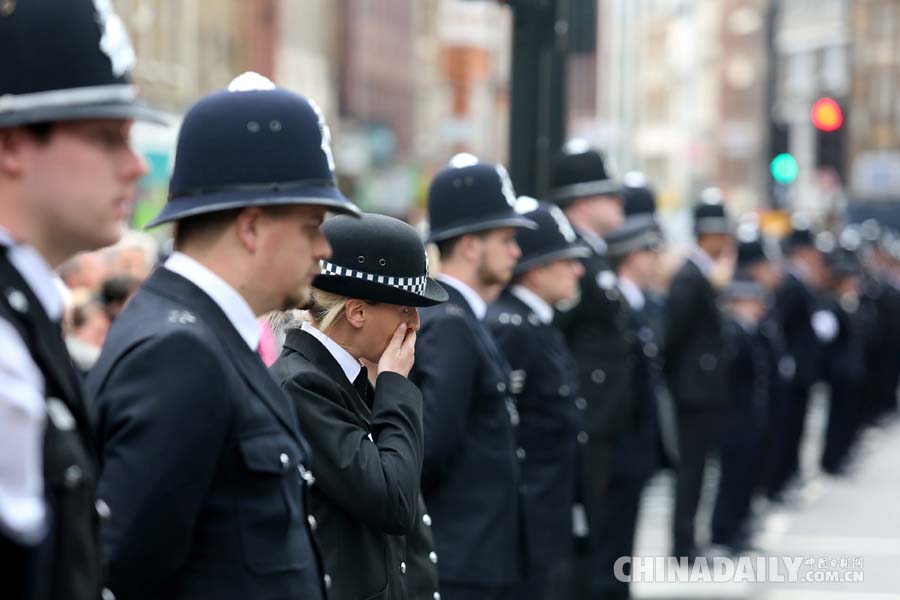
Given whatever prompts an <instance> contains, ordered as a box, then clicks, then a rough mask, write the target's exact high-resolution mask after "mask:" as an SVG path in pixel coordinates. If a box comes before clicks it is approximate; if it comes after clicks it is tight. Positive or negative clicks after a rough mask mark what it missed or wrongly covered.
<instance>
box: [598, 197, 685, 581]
mask: <svg viewBox="0 0 900 600" xmlns="http://www.w3.org/2000/svg"><path fill="white" fill-rule="evenodd" d="M626 187H628V186H626ZM626 206H628V204H626ZM606 242H607V245H608V253H609V257H610V260H611V261H612V263H613V265H614V266H615V268H616V276H617V277H618V288H619V290H620V291H621V293H622V296H623V297H624V298H625V300H626V301H627V302H628V307H629V316H630V326H631V331H632V332H633V334H634V335H635V337H636V339H637V340H638V343H637V345H636V347H635V348H634V362H635V365H636V368H635V370H634V380H633V381H632V388H633V389H634V390H635V395H636V397H637V406H636V411H635V414H636V418H635V420H634V422H633V423H632V424H631V426H630V427H629V428H627V429H625V430H624V431H622V433H621V434H620V435H619V438H618V440H617V443H616V446H615V449H614V453H613V464H612V471H611V476H610V485H609V490H608V492H607V494H606V502H605V503H604V505H603V506H602V507H601V511H600V515H601V518H600V519H599V521H598V527H599V528H600V530H601V531H602V532H603V535H604V537H605V538H606V539H605V541H604V543H603V546H602V548H601V551H600V556H601V564H602V565H603V573H602V587H601V589H600V590H598V591H597V593H596V594H595V596H594V597H596V598H628V597H629V589H628V582H627V581H620V580H619V579H617V578H616V576H615V563H616V561H617V560H618V559H619V557H621V556H631V555H632V554H633V549H634V536H635V530H636V527H637V520H638V510H639V508H640V500H641V493H642V491H643V489H644V486H645V484H646V482H647V481H648V480H649V479H650V477H652V476H653V474H654V473H656V472H657V471H658V470H659V469H660V468H661V467H663V466H672V465H674V463H675V461H676V457H677V433H676V429H675V427H676V423H675V421H674V418H673V414H674V413H673V411H674V408H673V407H672V406H671V398H670V397H669V394H668V392H667V390H666V389H665V385H664V383H663V380H662V362H661V361H662V354H661V352H662V347H661V344H660V341H659V339H658V337H657V335H656V332H655V331H654V328H653V326H652V324H651V322H652V321H651V317H650V316H648V313H650V312H651V310H652V309H649V306H650V304H649V302H648V300H647V294H646V293H645V291H644V290H646V289H647V288H649V286H650V285H651V283H652V282H653V281H654V280H655V278H656V277H657V274H658V273H657V272H658V269H659V256H658V251H659V247H660V245H661V244H662V235H661V233H660V230H659V227H658V225H657V223H656V222H655V220H654V219H653V216H652V214H639V215H634V213H632V216H630V217H628V218H627V219H625V222H624V223H623V225H622V226H621V227H618V228H616V229H615V230H613V231H612V232H610V233H609V234H608V235H607V237H606ZM660 417H662V418H660ZM625 572H626V574H627V573H628V567H627V566H626V567H625Z"/></svg>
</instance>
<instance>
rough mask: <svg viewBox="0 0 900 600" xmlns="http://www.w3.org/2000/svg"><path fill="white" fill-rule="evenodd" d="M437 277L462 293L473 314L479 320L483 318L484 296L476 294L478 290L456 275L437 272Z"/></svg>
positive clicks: (485, 312) (485, 308) (484, 312)
mask: <svg viewBox="0 0 900 600" xmlns="http://www.w3.org/2000/svg"><path fill="white" fill-rule="evenodd" d="M437 279H439V280H440V281H441V282H443V283H446V284H447V285H449V286H450V287H452V288H453V289H455V290H456V291H457V292H459V293H460V294H462V296H463V298H465V299H466V302H468V303H469V308H471V309H472V312H473V313H475V316H476V317H477V318H478V320H479V321H481V320H482V319H484V315H486V314H487V302H485V301H484V298H482V297H481V296H479V295H478V292H476V291H475V290H473V289H472V288H471V287H470V286H468V285H466V284H465V283H463V282H462V281H460V280H459V279H457V278H456V277H451V276H450V275H447V274H446V273H438V275H437Z"/></svg>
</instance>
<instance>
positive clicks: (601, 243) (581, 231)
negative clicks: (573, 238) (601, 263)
mask: <svg viewBox="0 0 900 600" xmlns="http://www.w3.org/2000/svg"><path fill="white" fill-rule="evenodd" d="M575 229H576V231H578V235H580V236H581V238H582V239H583V240H584V241H585V242H587V243H588V246H590V247H591V248H592V249H593V250H594V252H596V253H597V254H606V241H605V240H604V239H603V238H602V237H600V236H599V235H597V234H596V233H595V232H594V231H592V230H590V229H586V228H584V227H576V228H575Z"/></svg>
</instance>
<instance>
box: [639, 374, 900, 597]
mask: <svg viewBox="0 0 900 600" xmlns="http://www.w3.org/2000/svg"><path fill="white" fill-rule="evenodd" d="M826 413H827V397H826V394H825V393H823V392H822V391H818V392H817V393H816V394H815V395H814V398H813V401H812V403H811V409H810V412H809V415H808V418H807V424H806V431H807V435H806V437H805V440H804V445H803V462H802V470H803V482H804V483H803V485H801V486H799V487H798V488H797V489H795V490H793V491H792V493H790V494H788V496H789V498H790V499H789V501H788V502H786V503H784V504H782V505H767V504H766V503H765V501H761V502H757V503H756V504H755V506H754V509H755V511H754V512H755V513H756V515H757V518H756V520H755V535H754V543H753V545H754V546H755V547H756V549H757V550H758V552H757V553H755V554H750V555H748V556H749V557H750V560H752V561H753V564H757V563H756V561H757V560H760V557H762V560H763V561H767V560H770V558H769V557H789V559H790V560H791V562H792V564H794V565H795V566H797V568H798V569H799V576H798V580H797V581H777V579H779V578H780V577H784V578H786V574H787V573H788V571H787V570H785V568H783V567H782V568H781V570H780V571H779V572H778V573H776V574H775V575H774V576H770V577H768V578H767V579H768V580H767V581H762V582H751V581H746V580H745V581H740V580H737V581H725V582H718V581H717V582H709V581H704V582H697V581H695V582H691V581H689V579H691V578H690V577H682V578H679V580H678V581H671V580H670V581H668V582H667V581H653V582H642V583H634V584H632V595H633V596H634V597H635V598H722V599H725V598H747V599H752V600H756V599H766V600H851V599H859V600H887V599H893V600H900V422H898V421H895V422H893V423H891V424H888V425H886V426H884V427H883V428H879V429H875V430H871V431H869V432H867V433H866V434H865V436H864V437H863V438H862V439H861V441H860V443H859V449H858V452H857V454H856V457H855V460H854V461H853V464H852V466H851V468H850V470H849V473H848V474H847V475H845V476H842V477H829V476H826V475H824V474H822V473H821V472H820V471H819V469H818V456H819V454H820V452H821V447H822V439H823V434H824V428H825V420H826ZM717 479H718V468H717V466H715V465H712V466H711V467H710V468H709V470H708V476H707V478H706V480H707V481H706V484H705V486H704V493H703V497H702V499H701V506H700V516H699V518H698V535H699V538H700V540H701V541H702V540H708V538H709V530H708V523H709V519H710V515H711V511H712V505H713V502H714V500H715V485H716V480H717ZM672 487H673V482H672V478H671V476H670V475H669V474H667V473H664V474H661V475H659V476H657V477H656V478H655V479H654V480H653V481H652V482H651V483H650V485H649V487H648V489H647V490H646V492H645V493H644V498H643V501H642V505H641V518H640V522H639V525H638V534H637V541H636V555H637V556H644V557H647V556H665V555H666V554H667V553H668V552H669V550H670V545H671V541H670V540H671V537H670V524H671V513H672V497H673V496H672ZM703 524H707V526H706V527H704V526H703ZM710 554H712V555H715V554H722V553H721V552H716V551H715V550H713V551H712V552H711V553H710ZM744 560H745V561H747V560H748V559H744ZM772 560H783V559H778V558H776V559H772ZM709 564H710V565H712V564H713V563H712V562H711V561H710V562H709ZM732 564H734V563H732ZM781 564H783V563H781ZM756 574H757V575H759V574H760V570H759V569H757V570H756ZM685 579H687V580H685ZM736 579H739V578H736ZM836 579H839V580H836Z"/></svg>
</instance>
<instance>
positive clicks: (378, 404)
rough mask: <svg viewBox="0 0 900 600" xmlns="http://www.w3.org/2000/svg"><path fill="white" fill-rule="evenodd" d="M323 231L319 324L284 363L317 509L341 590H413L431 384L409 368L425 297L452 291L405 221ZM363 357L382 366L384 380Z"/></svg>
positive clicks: (291, 339) (375, 218)
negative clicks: (417, 380) (414, 378)
mask: <svg viewBox="0 0 900 600" xmlns="http://www.w3.org/2000/svg"><path fill="white" fill-rule="evenodd" d="M322 231H323V233H325V236H326V237H327V238H328V242H329V243H330V244H331V248H332V251H333V256H332V257H331V258H329V259H328V260H323V261H322V273H321V274H320V275H318V276H316V278H315V280H314V281H313V291H312V297H311V302H310V304H309V307H308V311H309V314H310V316H311V318H312V322H309V323H303V324H302V326H301V327H294V328H291V329H289V330H288V332H287V338H286V340H285V344H284V350H283V351H282V353H281V356H280V357H279V358H278V360H276V361H275V364H273V365H272V373H273V375H275V378H276V380H278V381H279V382H280V383H281V385H282V388H283V389H284V390H285V391H287V393H288V395H289V396H290V397H291V399H292V400H293V401H294V404H295V406H296V409H297V414H298V415H299V416H300V422H301V423H302V424H303V430H304V431H305V432H306V436H307V438H308V439H309V441H310V445H311V447H312V450H313V452H314V453H315V457H316V468H315V473H316V485H314V486H313V487H312V489H311V493H310V513H311V514H312V516H313V517H314V518H315V519H316V521H317V523H318V526H317V535H318V536H319V540H320V542H321V545H322V550H323V553H324V555H325V564H326V566H327V570H328V571H329V574H330V575H331V576H332V577H333V581H334V584H333V586H332V591H331V594H330V597H331V598H333V599H334V600H342V599H344V600H356V599H357V598H370V597H372V596H379V597H383V598H385V599H386V600H387V599H395V600H405V599H406V598H408V597H409V596H408V594H407V586H406V577H405V576H406V574H407V569H408V567H407V563H406V561H407V556H406V539H405V536H406V535H407V534H409V533H410V532H412V531H413V530H414V528H415V524H416V516H417V515H416V511H417V510H418V498H419V477H420V475H421V471H422V393H421V392H420V391H419V390H418V389H417V388H416V386H415V385H413V384H412V383H410V381H409V380H408V379H407V377H406V375H407V374H408V373H409V370H410V368H412V365H413V361H414V360H415V353H414V351H415V343H416V330H417V329H418V327H419V315H418V312H417V310H416V307H421V306H434V305H435V304H440V303H441V302H443V301H446V300H447V292H445V291H444V289H443V288H442V287H441V286H440V284H438V283H437V282H435V281H434V280H433V279H431V278H429V277H428V273H427V260H426V256H425V247H424V245H423V244H422V240H421V239H420V238H419V234H418V233H417V232H416V230H415V229H413V228H412V227H410V226H409V225H407V224H406V223H404V222H403V221H399V220H397V219H394V218H391V217H387V216H384V215H376V214H363V215H362V218H355V217H350V216H338V217H334V218H332V219H329V220H328V222H327V223H325V225H324V226H323V227H322ZM361 360H366V361H368V362H369V364H372V365H374V366H375V367H376V368H375V369H373V371H377V373H373V376H376V377H377V378H376V383H375V386H374V387H373V385H372V384H371V383H370V382H369V377H368V372H367V368H366V367H365V366H362V365H361V362H360V361H361ZM435 556H436V555H435Z"/></svg>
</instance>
